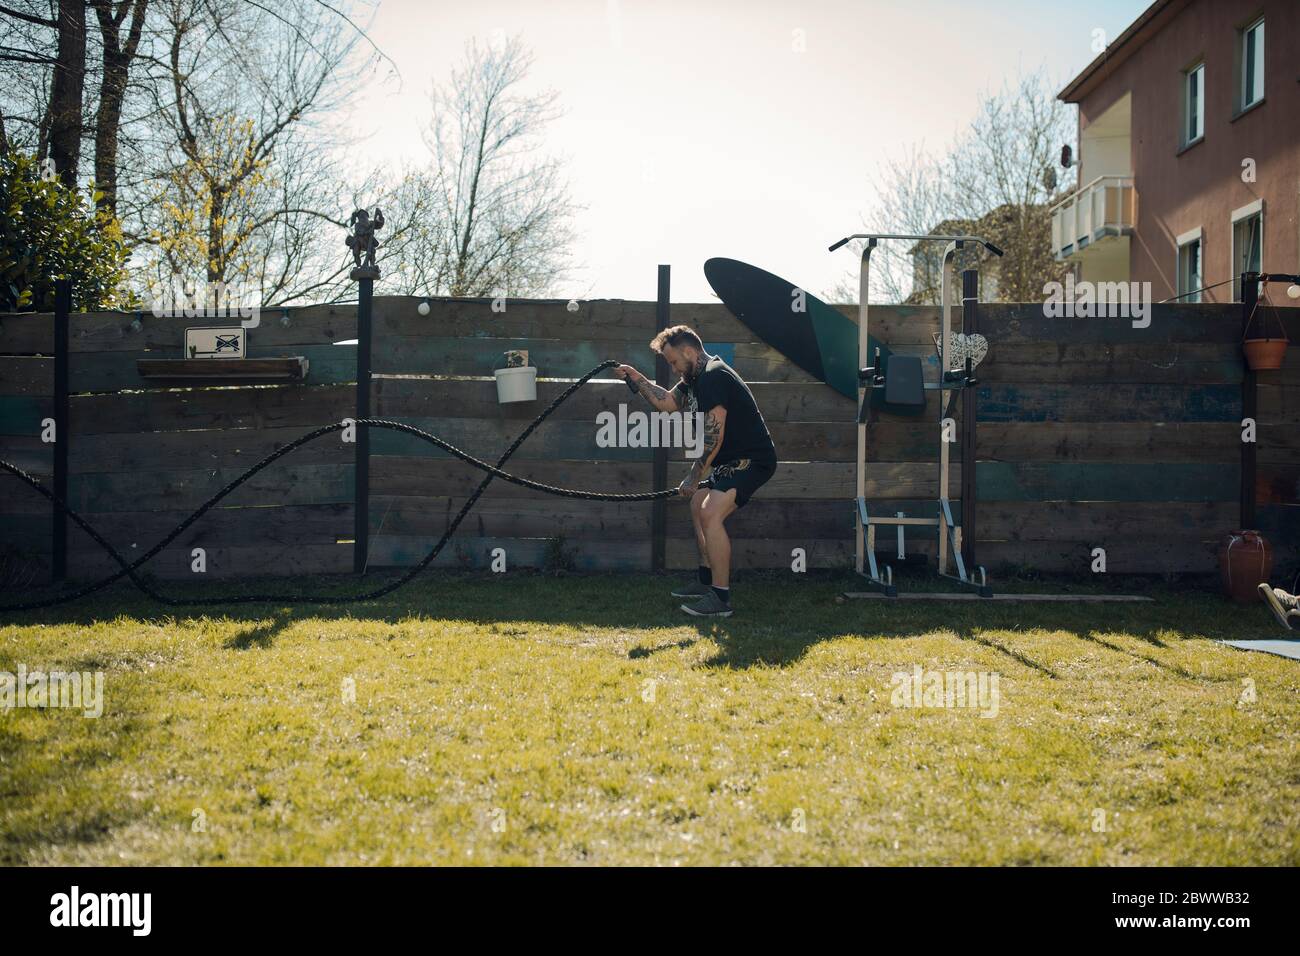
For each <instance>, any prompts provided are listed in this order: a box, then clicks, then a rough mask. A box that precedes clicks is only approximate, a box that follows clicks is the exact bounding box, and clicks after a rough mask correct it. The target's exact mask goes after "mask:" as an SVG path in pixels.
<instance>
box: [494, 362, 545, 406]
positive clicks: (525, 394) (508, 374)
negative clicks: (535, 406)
mask: <svg viewBox="0 0 1300 956" xmlns="http://www.w3.org/2000/svg"><path fill="white" fill-rule="evenodd" d="M505 357H506V367H505V368H499V369H497V370H496V371H495V372H494V373H493V374H494V375H496V379H497V402H498V403H499V404H502V405H504V404H506V403H507V402H535V401H537V369H536V368H534V367H533V366H531V365H529V364H528V352H527V351H526V350H525V349H512V350H510V351H509V352H506V353H505Z"/></svg>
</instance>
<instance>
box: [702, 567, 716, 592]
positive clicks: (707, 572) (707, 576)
mask: <svg viewBox="0 0 1300 956" xmlns="http://www.w3.org/2000/svg"><path fill="white" fill-rule="evenodd" d="M700 583H701V584H703V585H704V586H705V587H708V586H709V585H710V584H712V583H713V571H712V569H711V568H709V567H708V565H704V564H701V565H700Z"/></svg>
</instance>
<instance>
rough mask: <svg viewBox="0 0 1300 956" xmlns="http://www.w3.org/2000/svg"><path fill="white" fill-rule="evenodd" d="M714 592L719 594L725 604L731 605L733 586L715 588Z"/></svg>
mask: <svg viewBox="0 0 1300 956" xmlns="http://www.w3.org/2000/svg"><path fill="white" fill-rule="evenodd" d="M713 593H714V594H716V595H717V596H718V598H719V599H720V600H721V601H722V603H723V604H725V605H727V606H728V607H730V606H731V588H714V589H713Z"/></svg>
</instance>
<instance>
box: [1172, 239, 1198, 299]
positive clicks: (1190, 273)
mask: <svg viewBox="0 0 1300 956" xmlns="http://www.w3.org/2000/svg"><path fill="white" fill-rule="evenodd" d="M1201 285H1202V282H1201V231H1200V230H1199V229H1198V230H1196V231H1195V232H1194V233H1192V234H1191V237H1190V238H1187V239H1186V240H1184V239H1183V238H1182V237H1180V238H1179V241H1178V299H1179V300H1180V301H1182V302H1200V301H1201V292H1200V290H1201Z"/></svg>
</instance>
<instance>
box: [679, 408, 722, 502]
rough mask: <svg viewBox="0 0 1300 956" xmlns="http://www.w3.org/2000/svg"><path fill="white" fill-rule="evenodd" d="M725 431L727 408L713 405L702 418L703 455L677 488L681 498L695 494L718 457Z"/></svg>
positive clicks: (696, 460)
mask: <svg viewBox="0 0 1300 956" xmlns="http://www.w3.org/2000/svg"><path fill="white" fill-rule="evenodd" d="M726 429H727V408H726V406H725V405H715V406H714V407H713V408H711V409H710V410H709V413H708V414H707V415H706V416H704V454H702V455H700V457H699V458H697V459H695V463H694V464H692V465H691V470H690V473H689V474H688V475H687V476H686V477H685V478H684V479H683V480H682V483H681V484H680V485H679V486H678V487H677V490H678V491H679V492H680V493H681V495H682V497H683V498H689V497H690V496H691V495H693V494H695V491H696V489H697V488H699V486H700V482H701V481H702V480H703V479H704V475H705V473H706V472H707V471H708V470H709V469H710V468H712V467H713V459H715V458H716V457H717V456H718V449H720V448H721V447H722V436H723V434H724V433H725V432H726Z"/></svg>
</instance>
